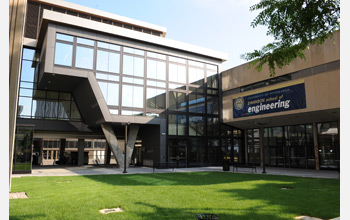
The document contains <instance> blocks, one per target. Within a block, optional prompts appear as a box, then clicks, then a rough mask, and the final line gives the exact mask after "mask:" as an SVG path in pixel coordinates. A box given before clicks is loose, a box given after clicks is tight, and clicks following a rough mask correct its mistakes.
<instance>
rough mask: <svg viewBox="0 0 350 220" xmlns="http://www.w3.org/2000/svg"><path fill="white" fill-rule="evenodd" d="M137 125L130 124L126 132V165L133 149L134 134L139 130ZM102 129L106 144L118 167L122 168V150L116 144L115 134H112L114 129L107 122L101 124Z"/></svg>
mask: <svg viewBox="0 0 350 220" xmlns="http://www.w3.org/2000/svg"><path fill="white" fill-rule="evenodd" d="M139 127H140V126H139V125H130V128H129V132H128V139H129V140H128V143H127V144H126V146H127V161H128V163H126V164H127V167H128V165H129V162H130V159H131V155H132V152H133V150H134V146H135V142H136V136H137V133H138V131H139ZM101 128H102V131H103V133H104V135H105V137H106V140H107V142H108V146H109V147H110V148H111V150H112V152H113V155H114V157H115V159H116V160H117V162H118V164H119V167H120V168H122V169H124V153H123V150H122V149H121V148H120V146H119V144H118V140H117V137H116V135H115V134H114V131H113V129H112V127H111V126H110V125H108V124H101Z"/></svg>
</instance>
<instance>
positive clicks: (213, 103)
mask: <svg viewBox="0 0 350 220" xmlns="http://www.w3.org/2000/svg"><path fill="white" fill-rule="evenodd" d="M207 113H208V114H215V115H217V114H219V99H218V97H216V96H207Z"/></svg>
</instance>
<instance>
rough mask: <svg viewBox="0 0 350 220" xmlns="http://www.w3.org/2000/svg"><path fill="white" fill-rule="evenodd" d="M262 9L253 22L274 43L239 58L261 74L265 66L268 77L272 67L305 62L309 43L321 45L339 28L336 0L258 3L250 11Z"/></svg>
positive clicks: (272, 71) (262, 1)
mask: <svg viewBox="0 0 350 220" xmlns="http://www.w3.org/2000/svg"><path fill="white" fill-rule="evenodd" d="M255 10H262V11H261V12H260V13H259V14H258V16H257V17H256V18H255V19H254V20H253V22H252V23H251V26H252V27H253V28H255V27H257V26H258V25H265V26H267V27H268V31H267V33H266V34H267V35H270V36H273V37H274V42H272V43H269V44H267V45H265V46H263V47H262V48H261V49H260V50H254V51H253V52H250V53H245V54H243V55H241V58H242V59H246V60H247V61H250V60H253V61H251V62H250V63H249V68H251V67H252V66H255V69H256V70H258V71H259V72H260V71H261V69H262V67H263V65H264V64H266V63H267V64H268V66H269V70H270V76H271V77H274V76H275V69H276V67H275V66H276V65H277V67H278V68H282V67H283V66H285V65H288V64H289V63H290V62H291V61H293V60H294V59H295V58H297V57H299V58H301V59H304V60H305V55H304V51H305V49H307V48H308V45H310V44H318V45H319V44H322V43H323V42H324V41H325V40H326V39H327V38H329V37H330V36H332V35H333V33H334V32H335V31H337V30H339V29H340V0H261V1H260V2H259V3H257V4H255V5H253V6H251V7H250V11H255Z"/></svg>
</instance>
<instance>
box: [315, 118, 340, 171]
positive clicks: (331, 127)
mask: <svg viewBox="0 0 350 220" xmlns="http://www.w3.org/2000/svg"><path fill="white" fill-rule="evenodd" d="M317 132H318V139H319V150H318V151H319V152H318V153H319V156H320V168H326V169H339V166H340V144H339V133H338V124H337V122H329V123H320V124H317Z"/></svg>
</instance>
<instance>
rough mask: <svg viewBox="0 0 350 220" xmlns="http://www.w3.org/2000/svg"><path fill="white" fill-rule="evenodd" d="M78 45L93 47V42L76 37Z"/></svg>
mask: <svg viewBox="0 0 350 220" xmlns="http://www.w3.org/2000/svg"><path fill="white" fill-rule="evenodd" d="M77 43H78V44H84V45H88V46H94V41H93V40H90V39H86V38H81V37H77Z"/></svg>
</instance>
